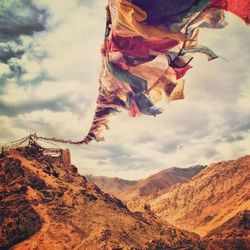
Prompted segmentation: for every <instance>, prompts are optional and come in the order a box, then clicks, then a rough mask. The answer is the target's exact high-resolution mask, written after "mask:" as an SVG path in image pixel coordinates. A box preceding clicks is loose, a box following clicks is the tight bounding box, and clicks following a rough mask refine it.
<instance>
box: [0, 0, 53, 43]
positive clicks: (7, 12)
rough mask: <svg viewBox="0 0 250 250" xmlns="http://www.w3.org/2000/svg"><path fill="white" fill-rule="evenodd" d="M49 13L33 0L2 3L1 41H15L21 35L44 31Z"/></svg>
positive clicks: (9, 0) (0, 5)
mask: <svg viewBox="0 0 250 250" xmlns="http://www.w3.org/2000/svg"><path fill="white" fill-rule="evenodd" d="M47 16H48V14H47V11H46V10H45V9H40V8H38V7H36V6H35V5H34V4H33V3H32V1H31V0H8V1H1V3H0V41H6V42H7V41H11V40H12V41H13V40H17V39H18V38H20V36H21V35H27V36H32V35H33V34H34V32H39V31H43V30H44V29H45V27H46V18H47Z"/></svg>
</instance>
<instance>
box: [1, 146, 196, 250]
mask: <svg viewBox="0 0 250 250" xmlns="http://www.w3.org/2000/svg"><path fill="white" fill-rule="evenodd" d="M198 241H199V236H198V235H196V234H194V233H189V232H187V231H185V230H180V229H177V228H175V227H174V226H171V225H169V224H168V223H165V222H161V221H160V220H158V219H157V218H156V216H155V215H154V214H153V213H152V211H151V210H150V209H149V208H146V210H145V212H144V213H133V212H131V211H130V210H129V209H128V208H127V207H126V205H124V204H123V203H122V202H121V201H120V200H118V199H117V198H115V197H113V196H111V195H109V194H107V193H104V192H103V191H101V189H100V188H99V187H97V186H96V185H95V184H94V183H92V182H90V181H87V180H86V178H85V177H83V176H81V175H80V174H79V173H78V172H77V168H76V167H75V166H73V165H71V163H70V154H69V151H68V150H59V151H57V152H56V154H55V152H52V153H50V152H49V151H46V150H44V149H43V148H41V147H39V146H37V145H32V146H28V147H22V148H16V149H14V150H11V151H7V152H5V153H4V155H2V156H1V158H0V249H2V250H3V249H9V248H11V249H15V250H21V249H27V250H29V249H37V250H43V249H47V250H52V249H57V250H61V249H84V250H85V249H117V250H118V249H174V248H175V247H178V248H179V247H181V246H186V245H190V244H195V242H198Z"/></svg>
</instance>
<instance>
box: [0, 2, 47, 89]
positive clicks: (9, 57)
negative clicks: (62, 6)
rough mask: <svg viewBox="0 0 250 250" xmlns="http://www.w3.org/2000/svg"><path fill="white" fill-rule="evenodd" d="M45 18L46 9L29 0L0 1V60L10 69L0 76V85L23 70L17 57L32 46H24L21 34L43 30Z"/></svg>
mask: <svg viewBox="0 0 250 250" xmlns="http://www.w3.org/2000/svg"><path fill="white" fill-rule="evenodd" d="M47 18H48V12H47V10H46V9H42V8H38V7H37V6H36V5H35V4H34V3H33V2H32V1H31V0H6V1H0V62H2V63H5V64H7V65H9V67H10V70H11V71H10V73H9V74H8V75H7V76H6V75H5V76H4V77H3V76H2V77H1V79H0V84H1V85H3V84H4V83H5V82H6V80H7V79H8V78H13V77H16V78H19V77H20V76H21V75H22V74H23V73H24V72H25V69H23V68H22V65H21V64H19V62H18V59H20V58H21V57H22V55H24V54H25V53H26V52H28V51H30V50H32V48H31V47H32V46H31V47H25V46H24V45H23V42H22V39H23V38H22V36H33V35H34V34H35V32H41V31H44V30H45V29H46V20H47ZM34 56H35V55H34ZM38 56H39V55H38Z"/></svg>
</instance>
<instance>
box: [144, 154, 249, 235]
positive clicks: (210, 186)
mask: <svg viewBox="0 0 250 250" xmlns="http://www.w3.org/2000/svg"><path fill="white" fill-rule="evenodd" d="M249 179H250V156H244V157H241V158H239V159H237V160H231V161H223V162H219V163H215V164H211V165H209V166H207V167H206V168H205V169H203V170H202V171H201V172H200V173H199V174H197V175H196V176H195V177H194V178H192V179H191V180H189V181H187V182H184V183H182V184H176V185H174V186H172V187H171V188H170V189H169V190H168V191H167V192H165V193H163V194H160V195H156V196H154V197H151V198H150V199H148V200H147V203H148V204H149V205H150V207H151V209H152V210H153V211H154V212H155V213H156V215H158V216H159V217H160V218H161V219H163V220H164V221H168V222H169V223H170V224H172V225H175V226H177V227H180V228H182V229H185V230H188V231H193V232H196V233H198V234H200V235H201V236H205V235H210V234H209V233H211V232H213V230H215V229H216V228H218V227H219V226H221V225H222V224H223V223H226V222H227V221H228V220H230V219H231V218H233V217H234V216H236V214H238V213H239V212H241V211H244V210H250V194H249V190H250V182H249ZM221 230H222V229H220V230H219V231H221Z"/></svg>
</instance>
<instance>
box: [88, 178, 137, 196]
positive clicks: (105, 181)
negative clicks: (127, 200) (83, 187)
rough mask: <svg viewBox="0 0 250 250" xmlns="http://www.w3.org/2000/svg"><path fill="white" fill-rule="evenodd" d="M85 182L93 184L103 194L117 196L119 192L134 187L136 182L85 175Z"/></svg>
mask: <svg viewBox="0 0 250 250" xmlns="http://www.w3.org/2000/svg"><path fill="white" fill-rule="evenodd" d="M85 177H86V178H87V180H89V181H92V182H94V183H95V184H96V185H97V186H98V187H100V188H101V189H102V190H103V191H104V192H107V193H109V194H112V195H115V196H117V197H118V196H119V193H120V192H121V191H124V190H126V189H127V188H129V187H131V186H133V185H135V184H136V183H137V182H138V181H129V180H124V179H121V178H117V177H105V176H94V175H85Z"/></svg>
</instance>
